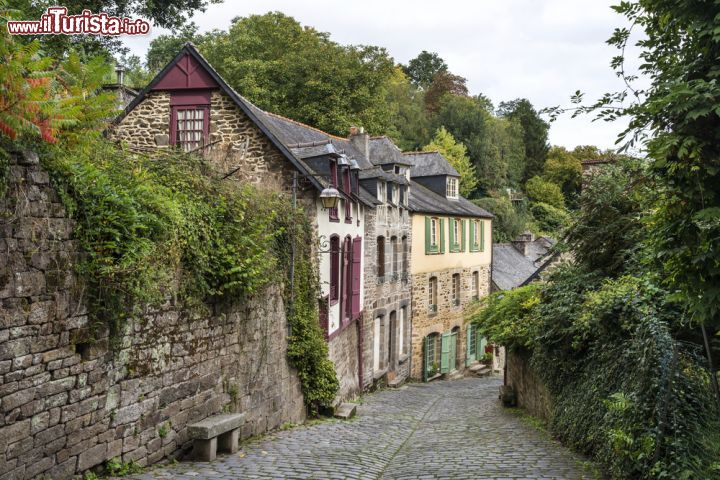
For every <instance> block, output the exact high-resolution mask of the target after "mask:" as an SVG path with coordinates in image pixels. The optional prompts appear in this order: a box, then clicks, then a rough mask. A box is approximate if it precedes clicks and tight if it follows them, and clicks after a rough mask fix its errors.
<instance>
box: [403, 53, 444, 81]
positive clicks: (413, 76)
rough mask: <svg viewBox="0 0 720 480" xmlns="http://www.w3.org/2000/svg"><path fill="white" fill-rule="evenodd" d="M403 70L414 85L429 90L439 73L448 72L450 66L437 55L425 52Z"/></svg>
mask: <svg viewBox="0 0 720 480" xmlns="http://www.w3.org/2000/svg"><path fill="white" fill-rule="evenodd" d="M402 69H403V71H404V72H405V75H407V76H408V78H409V79H410V81H411V82H412V83H413V84H414V85H416V86H418V87H422V88H427V87H428V86H430V84H431V83H432V82H433V79H434V78H435V76H436V75H437V74H438V73H440V72H447V69H448V66H447V64H446V63H445V60H443V59H442V58H440V56H439V55H438V54H437V53H434V52H433V53H430V52H428V51H426V50H423V51H422V52H420V54H419V55H418V56H417V57H415V58H413V59H412V60H410V61H409V62H408V64H407V66H403V67H402Z"/></svg>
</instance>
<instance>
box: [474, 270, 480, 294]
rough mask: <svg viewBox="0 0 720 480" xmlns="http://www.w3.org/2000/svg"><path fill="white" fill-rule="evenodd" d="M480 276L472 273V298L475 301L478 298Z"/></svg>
mask: <svg viewBox="0 0 720 480" xmlns="http://www.w3.org/2000/svg"><path fill="white" fill-rule="evenodd" d="M479 288H480V274H479V273H478V272H473V273H472V298H473V300H477V299H478V298H480V290H479Z"/></svg>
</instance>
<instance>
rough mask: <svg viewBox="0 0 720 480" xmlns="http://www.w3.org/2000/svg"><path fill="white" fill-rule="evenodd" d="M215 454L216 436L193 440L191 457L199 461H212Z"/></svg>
mask: <svg viewBox="0 0 720 480" xmlns="http://www.w3.org/2000/svg"><path fill="white" fill-rule="evenodd" d="M216 456H217V437H215V438H211V439H210V440H200V439H197V438H196V439H195V440H193V457H194V458H195V460H199V461H201V462H212V461H213V460H215V457H216Z"/></svg>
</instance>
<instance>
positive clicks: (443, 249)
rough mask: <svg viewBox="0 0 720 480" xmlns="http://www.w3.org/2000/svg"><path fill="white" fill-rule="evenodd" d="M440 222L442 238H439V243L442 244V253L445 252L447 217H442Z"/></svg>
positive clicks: (439, 233)
mask: <svg viewBox="0 0 720 480" xmlns="http://www.w3.org/2000/svg"><path fill="white" fill-rule="evenodd" d="M438 222H439V223H440V228H439V229H438V230H439V232H438V235H440V238H439V239H438V244H439V245H440V253H445V219H444V218H440V219H438Z"/></svg>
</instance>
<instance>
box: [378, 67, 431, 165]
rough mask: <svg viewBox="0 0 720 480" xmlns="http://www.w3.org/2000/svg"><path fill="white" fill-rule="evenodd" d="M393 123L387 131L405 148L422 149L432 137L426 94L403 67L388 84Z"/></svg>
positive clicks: (397, 69) (411, 149)
mask: <svg viewBox="0 0 720 480" xmlns="http://www.w3.org/2000/svg"><path fill="white" fill-rule="evenodd" d="M387 103H388V107H389V108H390V112H391V113H390V126H389V127H388V130H387V132H386V134H387V135H388V136H389V137H390V138H392V139H393V141H394V142H395V143H396V144H397V146H398V147H399V148H400V149H401V150H403V151H415V150H419V149H420V148H421V147H422V146H423V145H424V144H425V143H427V141H428V138H429V137H430V120H429V119H428V117H427V115H426V114H425V95H424V93H423V91H422V90H420V89H418V88H416V87H414V86H413V85H412V84H411V83H410V82H409V80H408V77H407V76H406V75H405V74H404V73H403V71H402V69H401V68H400V67H395V72H394V73H393V76H392V77H391V78H390V80H389V83H388V85H387Z"/></svg>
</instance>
